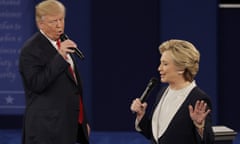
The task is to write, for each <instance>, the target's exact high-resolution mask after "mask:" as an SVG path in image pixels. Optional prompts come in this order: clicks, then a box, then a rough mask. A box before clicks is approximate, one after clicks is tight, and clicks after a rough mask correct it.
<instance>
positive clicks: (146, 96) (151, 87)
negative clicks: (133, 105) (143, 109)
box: [140, 77, 158, 103]
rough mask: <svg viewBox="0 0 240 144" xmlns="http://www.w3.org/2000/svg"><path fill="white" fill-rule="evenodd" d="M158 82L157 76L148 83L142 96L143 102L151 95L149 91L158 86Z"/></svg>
mask: <svg viewBox="0 0 240 144" xmlns="http://www.w3.org/2000/svg"><path fill="white" fill-rule="evenodd" d="M157 83H158V80H157V78H155V77H152V78H151V79H150V80H149V82H148V85H147V87H146V89H145V90H144V92H143V94H142V96H141V97H140V100H141V102H142V103H143V102H145V101H146V100H147V98H148V96H149V93H150V92H151V91H152V90H153V88H154V87H155V86H156V84H157Z"/></svg>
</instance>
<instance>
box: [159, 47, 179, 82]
mask: <svg viewBox="0 0 240 144" xmlns="http://www.w3.org/2000/svg"><path fill="white" fill-rule="evenodd" d="M158 71H159V74H160V79H161V82H164V83H169V84H171V83H176V82H177V81H178V80H179V78H181V79H182V78H183V76H182V73H181V71H179V69H178V68H177V66H176V65H175V63H174V61H173V59H172V56H171V52H170V51H165V52H163V53H162V56H161V58H160V65H159V67H158Z"/></svg>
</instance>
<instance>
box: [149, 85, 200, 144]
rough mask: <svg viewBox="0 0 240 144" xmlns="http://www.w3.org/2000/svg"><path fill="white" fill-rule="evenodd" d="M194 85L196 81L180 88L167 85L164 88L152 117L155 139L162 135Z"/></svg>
mask: <svg viewBox="0 0 240 144" xmlns="http://www.w3.org/2000/svg"><path fill="white" fill-rule="evenodd" d="M195 86H196V83H195V81H193V82H192V83H191V84H190V85H188V86H187V87H184V88H182V89H180V90H172V89H170V88H169V87H168V88H167V89H166V90H165V92H164V94H163V96H162V98H161V100H160V102H159V103H158V105H157V107H156V109H155V111H154V113H153V118H152V131H153V136H154V138H155V140H156V141H157V140H158V138H160V137H161V136H162V135H163V133H164V132H165V130H166V129H167V127H168V125H169V123H170V121H171V120H172V118H173V116H174V115H175V114H176V112H177V111H178V109H179V108H180V106H181V105H182V104H183V102H184V101H185V99H186V98H187V96H188V94H189V93H190V91H191V90H192V89H193V88H194V87H195Z"/></svg>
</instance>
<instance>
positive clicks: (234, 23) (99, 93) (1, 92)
mask: <svg viewBox="0 0 240 144" xmlns="http://www.w3.org/2000/svg"><path fill="white" fill-rule="evenodd" d="M13 1H14V0H13ZM61 1H62V2H63V3H64V4H65V6H66V9H67V13H66V14H67V17H66V29H65V32H66V33H67V34H68V36H69V37H70V38H71V39H73V40H74V41H76V42H77V44H78V47H79V48H80V49H81V51H82V52H83V53H84V55H85V59H84V60H83V61H78V64H79V68H80V73H81V76H82V79H83V88H84V101H85V105H86V107H87V113H88V116H89V120H90V124H91V126H92V129H93V130H96V131H125V130H128V131H132V130H134V121H135V116H134V114H132V113H131V111H130V109H129V107H130V104H131V102H132V100H133V99H134V98H136V97H139V96H140V95H141V94H142V92H143V90H144V89H145V87H146V85H147V83H148V81H149V79H150V78H151V77H157V78H159V74H158V72H157V67H158V65H159V58H160V55H159V52H158V46H159V44H160V43H162V42H163V41H165V40H168V39H173V38H175V39H185V40H188V41H191V42H192V43H193V44H194V45H195V46H196V47H197V48H198V49H199V51H200V53H201V62H200V71H199V73H198V75H197V78H196V81H197V84H198V85H199V86H200V87H201V88H202V89H203V90H204V91H206V92H207V93H208V94H209V96H210V97H211V98H212V102H213V109H212V113H213V120H214V121H213V122H214V124H215V125H227V126H229V127H231V128H233V129H235V130H239V129H240V125H239V124H238V122H239V120H240V118H239V114H238V113H233V112H232V110H234V112H235V111H236V110H235V109H238V107H237V105H238V101H239V98H238V93H237V92H238V91H237V89H238V85H233V83H237V82H238V80H239V77H237V76H238V74H239V71H238V70H236V69H237V65H238V64H237V63H236V62H237V60H236V57H238V53H237V52H235V51H237V48H238V47H237V46H238V45H239V44H238V43H237V42H238V41H239V40H238V34H239V30H238V26H239V20H238V19H237V16H238V15H239V14H238V13H239V12H240V11H239V9H222V8H219V6H218V1H217V0H211V1H209V0H202V1H191V0H183V1H178V0H161V1H159V0H151V1H149V0H131V1H129V0H115V1H112V0H101V1H99V0H87V1H85V0H71V1H69V0H68V1H67V0H61ZM15 2H16V5H13V4H12V5H9V4H6V3H5V4H4V0H0V7H1V10H0V13H1V14H2V13H4V12H8V13H9V12H16V13H20V14H21V15H20V16H19V17H18V18H11V17H5V16H3V14H2V15H0V31H1V33H0V62H1V63H0V128H9V127H21V126H22V115H23V110H24V94H23V89H22V82H21V79H20V76H19V74H18V67H17V61H18V54H19V53H18V51H19V50H20V48H21V46H22V44H23V42H24V41H25V40H26V39H27V38H28V37H29V36H30V35H31V34H33V33H34V32H35V31H37V28H36V26H35V21H34V6H35V4H37V3H38V2H40V0H35V1H28V2H23V1H20V0H15ZM4 22H5V23H6V22H7V23H8V24H12V23H13V24H16V23H17V24H18V25H20V26H21V28H19V29H12V30H8V29H4V28H2V25H3V23H4ZM6 34H7V35H13V36H14V37H16V38H17V37H20V38H21V39H19V40H18V41H12V42H8V41H3V40H1V38H2V37H4V36H5V35H6ZM9 48H10V49H14V50H15V51H17V52H16V53H10V54H9V53H7V54H6V53H4V52H3V51H1V50H2V49H9ZM3 61H8V62H11V63H12V66H11V67H9V66H7V65H4V64H3V63H2V62H3ZM9 72H11V73H13V74H15V76H16V77H15V79H11V78H8V77H1V74H6V73H9ZM161 85H162V84H160V85H159V86H158V87H160V86H161ZM156 92H157V88H156V89H154V91H153V92H152V93H151V95H150V97H149V100H148V102H149V103H150V104H151V103H152V102H153V101H154V99H155V95H154V94H156ZM11 98H13V99H12V100H11ZM10 122H13V123H10Z"/></svg>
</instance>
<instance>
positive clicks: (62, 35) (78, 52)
mask: <svg viewBox="0 0 240 144" xmlns="http://www.w3.org/2000/svg"><path fill="white" fill-rule="evenodd" d="M67 39H69V38H68V36H67V35H66V34H64V33H63V34H61V35H60V40H61V41H62V42H63V41H65V40H67ZM71 49H74V50H75V53H76V54H77V56H78V57H79V58H80V59H84V55H83V53H82V52H81V51H80V50H79V49H78V48H71Z"/></svg>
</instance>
